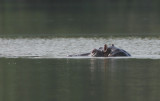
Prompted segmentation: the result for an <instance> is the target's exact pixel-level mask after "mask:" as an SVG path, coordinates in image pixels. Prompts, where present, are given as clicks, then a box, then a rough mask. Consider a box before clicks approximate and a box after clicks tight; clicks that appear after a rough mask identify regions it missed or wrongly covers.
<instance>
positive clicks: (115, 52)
mask: <svg viewBox="0 0 160 101" xmlns="http://www.w3.org/2000/svg"><path fill="white" fill-rule="evenodd" d="M68 56H69V57H74V56H92V57H120V56H131V55H130V54H129V53H128V52H127V51H125V50H123V49H120V48H117V47H115V46H114V44H112V45H111V46H109V47H107V45H106V44H105V45H104V48H103V47H100V48H99V49H93V50H92V51H91V52H90V53H84V54H77V55H68Z"/></svg>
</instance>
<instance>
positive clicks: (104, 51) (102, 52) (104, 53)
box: [91, 45, 111, 57]
mask: <svg viewBox="0 0 160 101" xmlns="http://www.w3.org/2000/svg"><path fill="white" fill-rule="evenodd" d="M110 52H111V49H110V48H107V46H106V45H105V47H104V48H102V47H100V48H99V49H94V50H93V51H92V52H91V56H93V57H108V55H109V54H110Z"/></svg>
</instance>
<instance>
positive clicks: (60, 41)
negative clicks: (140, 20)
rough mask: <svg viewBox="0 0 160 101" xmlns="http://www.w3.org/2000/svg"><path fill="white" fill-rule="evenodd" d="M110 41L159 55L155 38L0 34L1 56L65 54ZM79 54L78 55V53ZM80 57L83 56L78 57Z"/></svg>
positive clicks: (139, 52)
mask: <svg viewBox="0 0 160 101" xmlns="http://www.w3.org/2000/svg"><path fill="white" fill-rule="evenodd" d="M104 44H108V46H109V45H111V44H114V45H115V46H116V47H118V48H122V49H124V50H126V51H128V52H129V53H130V54H131V55H132V57H136V58H160V41H159V38H149V37H148V38H147V37H146V38H136V37H127V38H111V37H110V38H94V37H93V38H0V47H1V49H0V56H1V57H12V58H13V57H39V58H67V55H69V54H81V53H88V52H91V51H92V50H93V49H94V48H99V47H103V45H104ZM79 58H80V57H79ZM82 58H83V57H82Z"/></svg>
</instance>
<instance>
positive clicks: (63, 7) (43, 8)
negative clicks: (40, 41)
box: [0, 0, 160, 37]
mask: <svg viewBox="0 0 160 101" xmlns="http://www.w3.org/2000/svg"><path fill="white" fill-rule="evenodd" d="M159 3H160V2H159V0H141V1H139V0H119V1H118V0H92V1H90V0H67V1H66V0H52V1H51V0H45V1H44V0H43V1H42V0H38V1H37V0H34V1H31V0H23V1H19V0H14V1H7V0H3V1H0V35H1V36H5V37H6V36H30V37H32V36H46V37H49V36H53V37H57V36H60V37H86V36H88V37H92V36H97V37H98V36H101V37H105V36H107V37H108V36H140V37H144V36H159V33H160V19H159V17H160V7H159Z"/></svg>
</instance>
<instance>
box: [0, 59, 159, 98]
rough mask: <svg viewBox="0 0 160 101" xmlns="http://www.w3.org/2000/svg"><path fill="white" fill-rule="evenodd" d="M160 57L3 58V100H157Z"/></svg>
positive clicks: (0, 76) (0, 61)
mask: <svg viewBox="0 0 160 101" xmlns="http://www.w3.org/2000/svg"><path fill="white" fill-rule="evenodd" d="M159 63H160V61H159V59H158V60H151V59H2V58H1V59H0V81H1V83H0V89H1V91H0V95H1V97H0V99H1V100H2V101H22V100H23V101H117V100H118V101H151V100H152V101H153V100H154V101H158V100H160V98H159V94H160V88H159V84H160V75H159V74H160V73H159V71H160V70H159V65H160V64H159Z"/></svg>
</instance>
